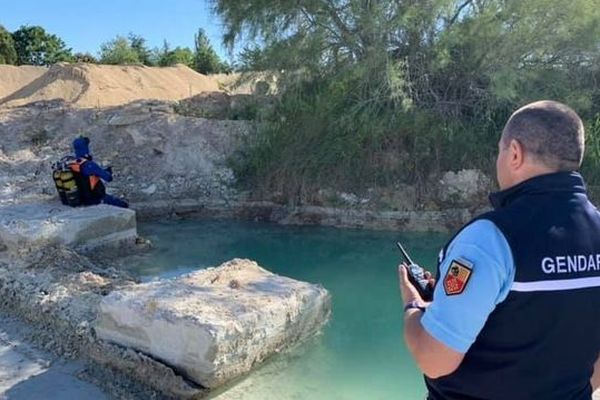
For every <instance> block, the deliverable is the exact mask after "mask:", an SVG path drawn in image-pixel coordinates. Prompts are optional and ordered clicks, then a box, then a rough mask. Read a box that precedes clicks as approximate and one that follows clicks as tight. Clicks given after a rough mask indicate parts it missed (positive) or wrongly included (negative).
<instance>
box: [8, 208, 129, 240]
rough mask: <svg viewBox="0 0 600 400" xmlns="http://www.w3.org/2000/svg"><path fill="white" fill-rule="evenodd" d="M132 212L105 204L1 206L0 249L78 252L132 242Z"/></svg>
mask: <svg viewBox="0 0 600 400" xmlns="http://www.w3.org/2000/svg"><path fill="white" fill-rule="evenodd" d="M136 237H137V228H136V220H135V212H134V211H133V210H127V209H122V208H117V207H112V206H108V205H98V206H92V207H79V208H71V207H66V206H63V205H61V204H60V203H58V202H56V203H32V204H20V205H7V206H3V207H0V247H2V248H5V249H6V250H9V251H22V250H28V249H36V248H41V247H43V246H48V245H66V246H69V247H77V248H81V249H84V250H85V249H91V248H94V247H97V246H110V245H116V244H120V243H123V242H127V241H131V242H132V243H133V242H134V241H135V238H136Z"/></svg>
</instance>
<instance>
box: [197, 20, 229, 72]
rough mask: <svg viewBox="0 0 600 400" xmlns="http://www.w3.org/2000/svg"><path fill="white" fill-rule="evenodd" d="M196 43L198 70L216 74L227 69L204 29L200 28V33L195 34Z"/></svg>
mask: <svg viewBox="0 0 600 400" xmlns="http://www.w3.org/2000/svg"><path fill="white" fill-rule="evenodd" d="M194 43H195V55H194V66H195V68H194V69H195V70H196V71H198V72H200V73H202V74H216V73H219V72H223V71H224V70H226V69H227V67H226V66H225V64H224V63H223V62H222V61H221V60H220V58H219V55H218V54H217V53H216V52H215V50H214V49H213V47H212V45H211V44H210V41H209V40H208V36H206V32H204V29H202V28H200V29H198V33H197V34H196V35H194Z"/></svg>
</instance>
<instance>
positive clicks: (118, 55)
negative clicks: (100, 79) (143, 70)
mask: <svg viewBox="0 0 600 400" xmlns="http://www.w3.org/2000/svg"><path fill="white" fill-rule="evenodd" d="M138 51H139V49H135V48H133V47H132V45H131V42H130V40H129V39H128V38H126V37H123V36H117V37H116V38H114V39H113V40H111V41H109V42H106V43H104V44H102V45H101V46H100V62H101V63H102V64H139V63H141V60H140V54H139V52H138Z"/></svg>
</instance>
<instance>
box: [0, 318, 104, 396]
mask: <svg viewBox="0 0 600 400" xmlns="http://www.w3.org/2000/svg"><path fill="white" fill-rule="evenodd" d="M28 332H29V327H27V326H25V325H23V324H22V323H21V322H19V321H17V320H15V319H12V318H9V317H6V316H4V315H0V399H13V400H29V399H49V400H50V399H51V400H71V399H94V400H105V399H108V397H107V396H106V395H105V394H104V393H103V392H102V391H101V390H100V389H99V388H98V387H97V386H95V385H93V384H91V383H88V382H85V381H82V380H81V379H79V378H78V377H77V374H78V373H79V372H80V371H81V370H82V369H83V368H84V367H83V364H81V363H80V362H78V361H67V360H62V359H60V358H57V357H56V356H53V355H51V354H50V353H47V352H45V351H41V350H39V349H37V348H35V347H33V346H32V345H30V344H29V343H27V341H26V340H24V337H25V336H26V335H27V334H28Z"/></svg>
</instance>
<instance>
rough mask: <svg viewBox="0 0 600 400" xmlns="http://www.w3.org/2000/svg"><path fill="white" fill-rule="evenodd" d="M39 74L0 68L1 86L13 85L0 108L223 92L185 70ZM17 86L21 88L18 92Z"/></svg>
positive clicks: (56, 69)
mask: <svg viewBox="0 0 600 400" xmlns="http://www.w3.org/2000/svg"><path fill="white" fill-rule="evenodd" d="M39 72H40V71H39V69H24V68H22V67H19V68H15V67H12V68H8V66H0V76H2V81H6V82H12V81H14V82H15V83H14V84H11V85H6V86H7V87H6V88H5V89H4V88H3V91H4V93H2V92H1V91H0V105H2V106H9V107H13V106H21V105H24V104H29V103H33V102H36V101H52V100H62V101H64V102H65V103H67V104H70V105H72V106H76V107H109V106H116V105H123V104H127V103H130V102H132V101H136V100H142V99H156V100H180V99H183V98H186V97H191V96H194V95H196V94H199V93H203V92H214V91H220V90H221V89H220V88H219V84H218V82H217V81H216V80H215V79H212V78H210V77H208V76H206V75H203V74H200V73H198V72H196V71H194V70H192V69H190V68H188V67H186V66H184V65H177V66H174V67H164V68H156V67H145V66H138V65H128V66H120V65H96V64H85V63H79V64H56V65H53V66H51V67H50V68H49V69H48V70H47V71H46V72H45V73H43V74H42V75H40V74H39ZM13 78H14V79H13ZM32 78H33V79H32ZM19 84H21V85H23V86H21V88H20V89H19V88H18V85H19ZM11 89H12V90H11ZM17 89H18V90H17Z"/></svg>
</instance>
